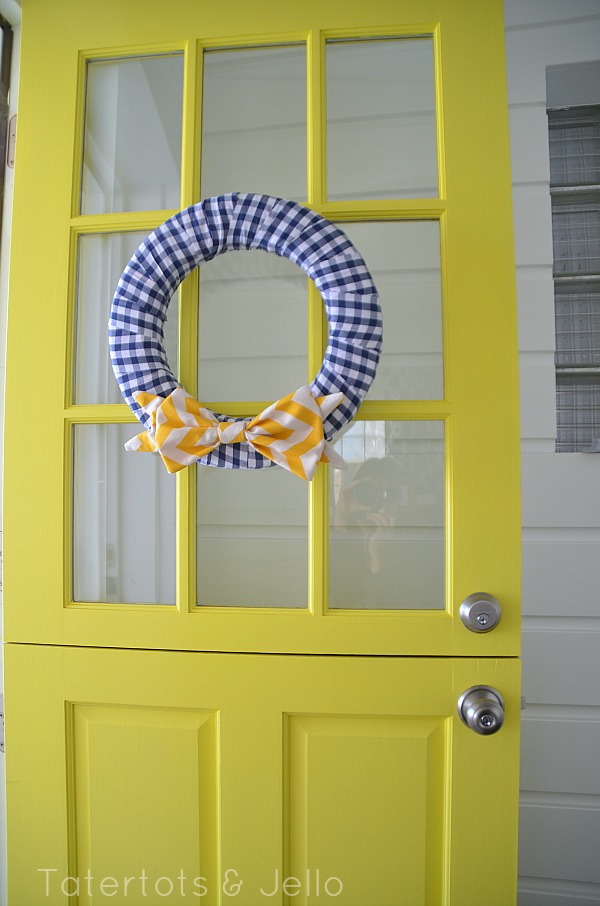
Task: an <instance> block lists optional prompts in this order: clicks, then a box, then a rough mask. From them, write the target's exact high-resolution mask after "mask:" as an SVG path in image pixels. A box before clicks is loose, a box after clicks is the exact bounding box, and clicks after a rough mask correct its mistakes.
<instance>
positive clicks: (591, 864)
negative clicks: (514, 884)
mask: <svg viewBox="0 0 600 906" xmlns="http://www.w3.org/2000/svg"><path fill="white" fill-rule="evenodd" d="M519 826H520V834H521V838H522V839H526V840H527V841H528V845H527V847H522V848H521V850H520V854H519V871H520V873H521V874H523V875H528V876H531V877H535V878H562V879H564V880H572V881H581V882H583V883H588V884H598V883H600V809H596V808H593V809H592V808H590V809H585V808H574V807H563V806H560V805H554V804H552V803H551V801H548V803H544V804H542V803H540V804H539V805H533V804H525V803H522V804H521V814H520V822H519Z"/></svg>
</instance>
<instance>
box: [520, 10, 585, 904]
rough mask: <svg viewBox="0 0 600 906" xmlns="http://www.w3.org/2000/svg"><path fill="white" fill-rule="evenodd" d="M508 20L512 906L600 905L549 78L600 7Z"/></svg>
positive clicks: (578, 496)
mask: <svg viewBox="0 0 600 906" xmlns="http://www.w3.org/2000/svg"><path fill="white" fill-rule="evenodd" d="M505 14H506V45H507V67H508V88H509V105H510V128H511V155H512V168H513V198H514V213H515V243H516V260H517V297H518V305H519V347H520V362H521V369H520V374H521V426H522V449H523V459H522V468H523V472H522V489H523V614H524V618H523V694H524V695H525V697H526V699H527V709H526V710H525V712H524V713H523V732H522V755H521V789H522V793H521V797H522V798H521V821H520V860H519V870H520V879H519V906H583V904H599V903H600V456H595V455H593V454H556V453H554V443H555V437H556V413H555V405H556V403H555V379H554V289H553V282H552V224H551V209H550V193H549V166H548V129H547V120H546V106H547V103H546V101H547V98H546V69H547V67H549V66H556V65H566V64H573V63H575V64H576V63H583V62H589V61H593V60H599V59H600V0H506V2H505ZM595 100H596V102H600V85H598V87H597V97H596V99H595ZM589 102H590V98H589V95H588V96H587V97H586V98H584V99H582V103H589Z"/></svg>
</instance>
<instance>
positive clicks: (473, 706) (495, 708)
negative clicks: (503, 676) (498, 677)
mask: <svg viewBox="0 0 600 906" xmlns="http://www.w3.org/2000/svg"><path fill="white" fill-rule="evenodd" d="M458 713H459V716H460V719H461V720H462V722H463V723H464V724H466V725H467V727H470V729H471V730H474V731H475V732H476V733H480V734H481V735H482V736H490V735H491V734H492V733H497V732H498V730H499V729H500V727H501V726H502V724H503V723H504V699H503V698H502V696H501V695H500V693H499V692H498V690H497V689H493V688H492V687H491V686H471V688H470V689H467V691H466V692H463V694H462V695H461V697H460V698H459V700H458Z"/></svg>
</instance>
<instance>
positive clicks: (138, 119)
mask: <svg viewBox="0 0 600 906" xmlns="http://www.w3.org/2000/svg"><path fill="white" fill-rule="evenodd" d="M182 104H183V54H180V53H175V54H165V55H159V56H146V57H137V58H136V57H126V58H121V59H113V60H98V61H94V62H90V63H88V69H87V85H86V102H85V135H84V147H83V173H82V189H81V213H82V214H108V213H113V212H115V211H144V210H150V211H154V210H161V209H165V208H166V209H170V208H179V193H180V174H181V119H182V109H183V108H182Z"/></svg>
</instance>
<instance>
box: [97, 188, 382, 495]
mask: <svg viewBox="0 0 600 906" xmlns="http://www.w3.org/2000/svg"><path fill="white" fill-rule="evenodd" d="M236 249H262V250H263V251H265V252H274V253H275V254H276V255H280V256H282V257H284V258H289V259H290V261H293V262H295V263H296V264H297V265H299V266H300V267H301V268H302V270H304V271H305V272H306V274H308V276H309V277H310V278H311V279H312V280H313V281H314V283H315V285H316V287H317V289H318V290H319V292H320V293H321V296H322V297H323V300H324V303H325V310H326V313H327V321H328V324H329V340H328V343H327V349H326V351H325V356H324V359H323V364H322V365H321V368H320V369H319V372H318V374H317V375H316V377H315V378H314V380H313V381H312V383H311V384H309V385H306V386H305V387H301V388H300V389H299V390H296V391H295V392H294V393H290V394H289V395H288V396H286V397H284V398H283V399H282V400H278V401H277V402H275V403H273V404H272V405H271V406H269V407H267V409H265V410H264V411H263V412H261V413H260V415H257V416H256V417H254V418H245V419H232V418H230V417H229V416H227V415H224V414H222V413H217V412H212V411H211V410H210V409H208V408H206V407H205V406H203V405H202V404H201V403H199V402H198V401H197V400H195V399H194V398H193V397H192V396H191V395H190V394H189V393H187V392H186V391H185V390H184V388H183V387H182V386H181V385H180V384H179V382H178V381H177V380H176V379H175V377H174V375H173V373H172V372H171V369H170V367H169V363H168V361H167V357H166V353H165V349H164V324H165V321H166V318H167V310H168V306H169V302H170V300H171V297H172V295H173V294H174V292H175V291H176V289H177V287H178V286H179V284H180V283H181V281H182V280H183V279H184V277H186V276H187V275H188V274H189V273H190V271H192V270H193V269H194V268H195V267H198V266H199V265H201V264H202V263H203V262H205V261H210V260H211V258H214V257H216V256H217V255H220V254H222V253H223V252H227V251H231V250H236ZM109 343H110V356H111V362H112V366H113V370H114V373H115V376H116V379H117V381H118V384H119V387H120V389H121V393H122V394H123V396H124V398H125V400H126V401H127V403H128V404H129V406H130V408H131V409H132V411H133V413H134V414H135V415H136V416H137V418H138V419H139V420H140V421H141V422H142V424H143V425H144V428H145V431H144V432H143V433H142V434H139V435H137V437H134V438H132V439H131V440H130V441H128V442H127V443H126V444H125V448H126V449H127V450H130V451H138V450H139V451H158V452H159V453H160V455H161V457H162V459H163V462H164V463H165V466H166V467H167V469H168V471H169V472H176V471H179V470H180V469H183V468H185V467H186V466H188V465H190V464H191V463H193V462H199V463H202V464H203V465H208V466H217V467H220V468H232V469H260V468H263V467H265V466H271V465H280V466H283V467H284V468H287V469H289V470H290V471H291V472H293V473H294V474H296V475H298V476H300V477H301V478H306V479H308V480H310V479H311V478H312V477H313V475H314V473H315V471H316V467H317V463H318V462H321V461H323V462H331V463H332V464H333V465H335V466H338V467H343V461H342V460H341V458H340V457H339V456H338V454H337V453H336V452H335V450H333V448H332V447H331V446H330V445H329V443H328V442H329V441H330V440H331V439H332V437H333V436H334V434H335V433H336V432H337V431H339V430H340V429H341V428H342V427H343V426H344V425H346V424H347V423H348V422H349V421H350V420H351V419H352V418H353V417H354V415H355V413H356V411H357V409H358V407H359V406H360V404H361V402H362V400H363V398H364V396H365V394H366V393H367V391H368V389H369V387H370V386H371V384H372V382H373V379H374V377H375V372H376V369H377V364H378V362H379V357H380V354H381V343H382V320H381V309H380V306H379V301H378V295H377V289H376V287H375V284H374V283H373V278H372V277H371V275H370V273H369V271H368V269H367V266H366V264H365V262H364V261H363V259H362V257H361V256H360V254H359V253H358V251H357V250H356V249H355V248H354V246H353V245H352V243H351V242H350V240H349V239H348V237H347V236H346V234H345V233H343V232H342V230H340V229H339V228H338V227H337V226H335V225H334V224H333V223H331V222H330V221H329V220H326V219H325V218H323V217H320V216H319V215H318V214H315V213H314V212H313V211H310V210H309V209H308V208H305V207H302V205H299V204H296V203H295V202H293V201H287V200H285V199H282V198H275V197H273V196H270V195H253V194H238V193H232V194H229V195H219V196H215V197H213V198H207V199H205V200H204V201H202V202H200V203H199V204H196V205H192V206H191V207H189V208H186V209H185V210H183V211H180V212H179V213H178V214H175V216H174V217H171V218H170V219H169V220H167V221H166V222H165V223H163V224H162V225H161V226H159V227H158V229H156V230H155V231H154V232H153V233H151V234H150V235H149V236H148V237H147V239H146V240H145V241H144V242H143V243H142V244H141V245H140V247H139V248H138V250H137V251H136V252H135V254H134V255H133V257H132V259H131V261H130V262H129V264H128V265H127V267H126V268H125V270H124V271H123V274H122V275H121V278H120V280H119V283H118V285H117V289H116V292H115V295H114V298H113V302H112V307H111V312H110V320H109Z"/></svg>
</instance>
